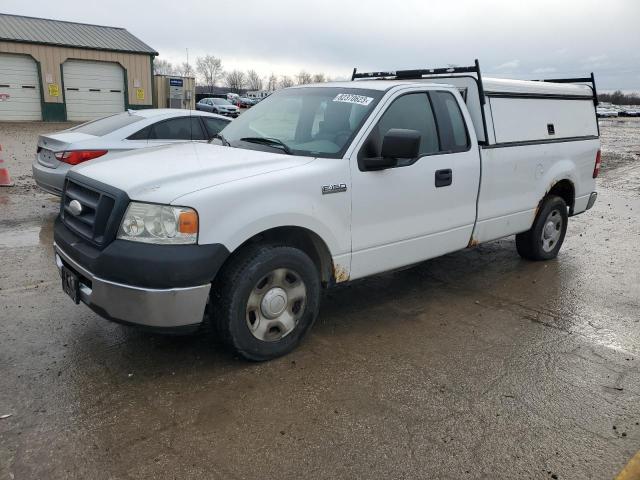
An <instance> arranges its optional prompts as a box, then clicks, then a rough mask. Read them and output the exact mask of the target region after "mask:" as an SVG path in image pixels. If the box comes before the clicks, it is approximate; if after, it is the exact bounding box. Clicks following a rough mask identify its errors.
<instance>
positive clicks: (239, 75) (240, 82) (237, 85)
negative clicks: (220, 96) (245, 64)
mask: <svg viewBox="0 0 640 480" xmlns="http://www.w3.org/2000/svg"><path fill="white" fill-rule="evenodd" d="M224 81H225V83H226V85H227V87H229V88H230V89H231V90H234V91H235V92H236V93H239V92H240V90H241V89H243V88H244V86H245V85H246V83H247V80H246V78H245V75H244V72H242V71H240V70H232V71H230V72H227V74H226V75H225V77H224Z"/></svg>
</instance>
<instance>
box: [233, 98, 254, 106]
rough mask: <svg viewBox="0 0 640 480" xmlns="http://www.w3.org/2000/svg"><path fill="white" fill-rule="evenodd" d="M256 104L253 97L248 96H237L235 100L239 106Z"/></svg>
mask: <svg viewBox="0 0 640 480" xmlns="http://www.w3.org/2000/svg"><path fill="white" fill-rule="evenodd" d="M255 104H256V101H255V100H254V99H253V98H249V97H238V100H237V101H236V105H237V106H239V107H240V108H251V107H253V106H254V105H255Z"/></svg>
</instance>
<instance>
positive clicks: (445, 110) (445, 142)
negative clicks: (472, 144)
mask: <svg viewBox="0 0 640 480" xmlns="http://www.w3.org/2000/svg"><path fill="white" fill-rule="evenodd" d="M430 95H431V100H432V102H433V109H434V110H435V113H436V118H437V119H438V127H439V133H440V144H441V145H442V150H444V151H445V152H464V151H465V150H468V149H469V134H468V133H467V127H466V125H465V123H464V118H463V116H462V112H461V111H460V107H459V106H458V102H457V101H456V99H455V97H454V96H453V95H452V94H451V93H450V92H431V93H430Z"/></svg>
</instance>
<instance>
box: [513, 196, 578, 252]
mask: <svg viewBox="0 0 640 480" xmlns="http://www.w3.org/2000/svg"><path fill="white" fill-rule="evenodd" d="M568 219H569V217H568V214H567V204H566V202H565V201H564V200H563V199H562V198H561V197H558V196H555V195H550V196H548V197H547V198H545V199H544V201H543V202H542V205H541V206H540V210H539V211H538V215H537V216H536V218H535V220H534V221H533V225H532V227H531V229H530V230H528V231H526V232H524V233H519V234H518V235H516V248H517V250H518V253H519V254H520V256H521V257H522V258H526V259H527V260H550V259H552V258H555V257H556V256H557V255H558V252H559V251H560V247H562V242H563V241H564V236H565V234H566V232H567V222H568Z"/></svg>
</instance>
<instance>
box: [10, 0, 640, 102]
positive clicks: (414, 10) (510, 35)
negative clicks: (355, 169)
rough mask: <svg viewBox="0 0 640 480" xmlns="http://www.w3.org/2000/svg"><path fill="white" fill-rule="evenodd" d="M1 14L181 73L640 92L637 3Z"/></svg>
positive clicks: (107, 6)
mask: <svg viewBox="0 0 640 480" xmlns="http://www.w3.org/2000/svg"><path fill="white" fill-rule="evenodd" d="M0 9H1V10H2V12H3V13H12V14H19V15H29V16H35V17H45V18H55V19H61V20H70V21H77V22H85V23H95V24H100V25H111V26H118V27H124V28H126V29H128V30H129V31H130V32H131V33H133V34H134V35H136V36H137V37H139V38H140V39H141V40H143V41H144V42H146V43H147V44H149V45H150V46H151V47H153V48H154V49H156V50H157V51H158V52H160V58H164V59H166V60H169V61H171V62H173V63H180V62H182V61H184V60H186V49H187V48H188V49H189V58H190V60H191V63H192V64H194V63H195V61H194V60H195V57H197V56H199V55H204V54H206V53H211V54H213V55H215V56H217V57H220V58H221V59H222V62H223V67H224V68H225V69H226V70H231V69H234V68H240V69H242V70H246V69H249V68H253V69H255V70H257V71H258V72H259V73H260V74H262V75H264V76H267V75H269V74H270V73H271V72H273V73H275V74H277V75H282V74H287V75H294V74H295V73H296V72H298V71H299V70H300V69H305V70H307V71H309V72H311V73H315V72H324V73H326V74H327V75H328V76H330V77H333V78H335V77H342V78H347V77H349V76H350V74H351V70H352V68H353V67H354V66H355V67H358V69H359V70H381V69H385V70H395V69H403V68H418V67H438V66H446V65H449V64H456V65H470V64H472V63H473V59H474V58H476V57H477V58H479V59H480V65H481V67H482V69H483V73H484V74H486V75H488V74H491V75H494V76H508V77H514V78H540V77H543V78H544V77H546V78H550V77H554V76H567V75H572V76H576V75H584V74H586V73H588V72H591V71H594V72H595V73H596V80H597V82H598V87H599V89H601V90H611V89H616V88H621V89H623V90H630V91H640V0H609V1H607V2H604V1H602V0H553V1H552V0H535V1H518V0H483V1H472V0H395V1H391V2H390V1H382V0H366V1H365V0H361V1H350V0H322V1H304V0H270V1H261V0H244V1H238V0H235V1H230V0H181V1H173V2H160V1H150V0H138V1H131V0H116V1H104V2H94V1H91V0H82V1H80V0H64V1H58V2H51V1H46V2H45V1H35V0H28V1H25V0H2V7H0Z"/></svg>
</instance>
